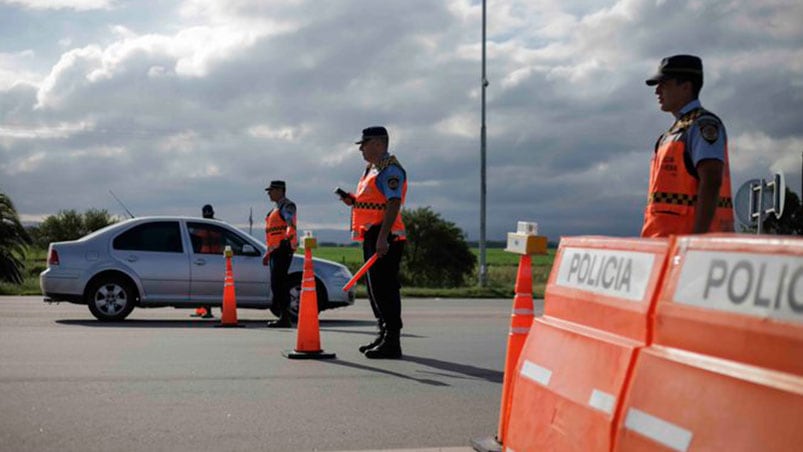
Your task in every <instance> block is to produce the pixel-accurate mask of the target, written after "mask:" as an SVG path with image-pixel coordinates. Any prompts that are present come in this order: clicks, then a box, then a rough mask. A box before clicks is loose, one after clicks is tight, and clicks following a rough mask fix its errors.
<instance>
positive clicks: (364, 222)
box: [351, 156, 407, 242]
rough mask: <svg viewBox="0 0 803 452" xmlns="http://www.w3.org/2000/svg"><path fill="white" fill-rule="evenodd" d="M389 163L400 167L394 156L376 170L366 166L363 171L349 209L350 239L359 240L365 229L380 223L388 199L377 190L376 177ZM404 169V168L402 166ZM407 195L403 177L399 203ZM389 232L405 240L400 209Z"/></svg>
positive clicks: (383, 216)
mask: <svg viewBox="0 0 803 452" xmlns="http://www.w3.org/2000/svg"><path fill="white" fill-rule="evenodd" d="M390 165H396V166H398V167H399V168H402V166H401V164H400V163H399V161H398V160H396V157H393V156H391V157H390V158H388V159H386V160H383V161H382V162H381V163H380V164H379V165H378V166H377V170H378V171H370V168H371V166H370V165H369V166H368V168H366V170H365V173H364V174H363V176H362V178H361V179H360V182H359V184H357V193H356V194H355V200H354V205H353V206H352V209H351V236H352V240H355V241H358V242H361V241H362V240H363V237H364V236H365V231H367V230H368V229H370V228H371V226H374V225H381V224H382V221H384V219H385V208H386V207H387V203H388V200H387V198H386V197H385V195H384V193H382V191H381V190H379V187H378V186H377V185H376V178H377V176H379V174H380V173H381V172H382V170H384V169H385V168H387V167H388V166H390ZM402 170H404V168H402ZM406 197H407V179H406V178H405V180H404V183H403V184H402V198H401V203H402V205H404V200H405V198H406ZM390 232H391V234H394V235H395V236H396V237H397V238H398V239H399V240H405V239H406V234H405V232H404V223H403V222H402V217H401V209H399V213H398V214H397V215H396V219H395V220H394V221H393V225H392V226H391V228H390Z"/></svg>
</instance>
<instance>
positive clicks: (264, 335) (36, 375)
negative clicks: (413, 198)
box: [0, 297, 543, 452]
mask: <svg viewBox="0 0 803 452" xmlns="http://www.w3.org/2000/svg"><path fill="white" fill-rule="evenodd" d="M511 305H512V300H452V299H450V300H441V299H406V300H404V301H403V317H404V321H405V328H404V330H403V335H402V347H403V350H404V354H405V357H404V359H403V360H400V361H394V360H368V359H366V358H364V357H363V356H362V355H361V354H360V353H359V352H358V351H357V347H358V346H359V345H360V344H362V343H365V342H368V341H370V339H371V338H372V336H373V331H374V321H373V320H372V315H371V311H370V308H369V307H368V305H367V301H366V300H357V303H356V305H355V306H352V307H349V308H344V309H339V310H335V311H327V312H324V313H322V314H321V317H320V325H321V332H320V336H321V345H322V348H323V349H324V350H325V351H326V352H334V353H336V354H337V358H336V359H334V360H320V361H316V360H289V359H286V358H284V357H283V356H282V354H281V352H282V351H284V350H292V349H293V348H295V343H296V330H289V329H286V330H270V329H267V328H265V321H266V320H267V319H268V318H270V317H272V316H271V315H270V314H269V313H268V312H267V311H256V310H240V311H239V312H238V316H239V320H240V323H242V324H244V325H246V328H237V329H233V328H214V327H213V326H214V325H215V324H217V323H218V321H217V320H201V319H191V318H190V317H189V314H190V311H188V310H176V309H172V308H159V309H149V310H143V309H137V310H135V311H134V312H133V313H132V314H131V316H130V317H129V319H128V320H126V321H125V322H120V323H113V324H106V323H100V322H97V321H95V320H94V318H93V317H92V316H91V314H90V313H89V311H88V310H87V308H86V307H85V306H77V305H71V304H65V303H63V304H59V305H47V304H44V303H43V302H42V301H41V297H0V450H2V451H6V450H8V451H50V450H58V451H82V452H83V451H109V450H115V451H138V450H142V451H144V450H147V451H160V450H165V451H167V450H170V451H176V450H187V451H190V450H192V451H223V450H248V451H254V450H266V451H272V450H275V451H297V450H327V451H331V450H341V451H342V450H388V449H427V450H452V449H451V448H457V449H454V450H470V449H469V447H468V446H469V441H470V439H471V438H477V437H482V436H488V435H493V433H494V432H495V431H496V428H497V421H498V411H499V400H500V396H501V390H502V377H503V367H504V350H505V345H506V340H507V331H508V327H509V319H510V309H511ZM542 307H543V303H542V302H536V310H537V311H540V309H542ZM215 314H216V315H219V310H218V309H215Z"/></svg>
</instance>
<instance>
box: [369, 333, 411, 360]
mask: <svg viewBox="0 0 803 452" xmlns="http://www.w3.org/2000/svg"><path fill="white" fill-rule="evenodd" d="M399 335H400V331H391V330H387V331H385V337H383V338H382V341H381V342H380V343H379V345H377V346H376V347H374V348H372V349H369V350H366V351H365V357H366V358H369V359H399V358H401V357H402V351H401V344H400V343H399Z"/></svg>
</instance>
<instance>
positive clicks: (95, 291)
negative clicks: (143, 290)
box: [86, 275, 136, 322]
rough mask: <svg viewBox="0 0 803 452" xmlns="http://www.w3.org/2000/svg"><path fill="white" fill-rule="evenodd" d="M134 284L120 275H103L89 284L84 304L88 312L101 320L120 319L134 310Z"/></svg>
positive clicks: (111, 320) (112, 320)
mask: <svg viewBox="0 0 803 452" xmlns="http://www.w3.org/2000/svg"><path fill="white" fill-rule="evenodd" d="M135 299H136V291H135V289H134V286H133V285H132V284H131V283H130V282H129V281H128V280H127V279H125V278H123V277H120V276H114V275H112V276H103V277H100V278H98V279H96V280H95V281H93V282H92V284H91V285H90V286H89V289H88V290H87V291H86V304H87V306H88V307H89V312H91V313H92V315H93V316H95V318H96V319H98V320H100V321H102V322H114V321H120V320H123V319H125V318H126V317H128V314H131V311H133V310H134V303H135Z"/></svg>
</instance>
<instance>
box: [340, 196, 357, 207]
mask: <svg viewBox="0 0 803 452" xmlns="http://www.w3.org/2000/svg"><path fill="white" fill-rule="evenodd" d="M340 200H341V201H343V204H345V205H347V206H349V207H351V206H353V205H354V198H352V197H351V196H343V197H342V198H340Z"/></svg>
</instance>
